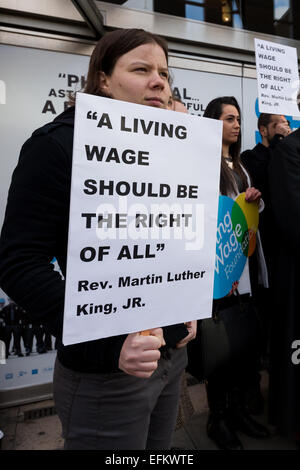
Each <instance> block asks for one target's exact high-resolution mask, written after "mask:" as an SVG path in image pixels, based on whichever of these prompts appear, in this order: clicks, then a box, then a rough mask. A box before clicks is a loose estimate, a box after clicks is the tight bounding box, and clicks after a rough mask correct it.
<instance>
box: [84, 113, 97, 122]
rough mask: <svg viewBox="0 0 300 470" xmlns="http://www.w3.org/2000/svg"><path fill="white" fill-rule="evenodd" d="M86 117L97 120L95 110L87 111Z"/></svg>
mask: <svg viewBox="0 0 300 470" xmlns="http://www.w3.org/2000/svg"><path fill="white" fill-rule="evenodd" d="M86 118H87V119H94V120H97V111H94V112H93V111H88V113H87V115H86Z"/></svg>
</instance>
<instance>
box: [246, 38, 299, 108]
mask: <svg viewBox="0 0 300 470" xmlns="http://www.w3.org/2000/svg"><path fill="white" fill-rule="evenodd" d="M254 41H255V56H256V71H257V87H258V103H259V111H260V112H261V113H269V114H287V115H290V116H298V115H299V110H298V106H297V95H298V91H299V72H298V59H297V49H296V48H295V47H290V46H285V45H283V44H277V43H274V42H269V41H264V40H262V39H257V38H256V39H255V40H254Z"/></svg>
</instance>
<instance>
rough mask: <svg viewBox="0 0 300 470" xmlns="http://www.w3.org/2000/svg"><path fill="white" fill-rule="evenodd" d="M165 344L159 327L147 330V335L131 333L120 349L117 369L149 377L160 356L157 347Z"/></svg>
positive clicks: (141, 376) (137, 375)
mask: <svg viewBox="0 0 300 470" xmlns="http://www.w3.org/2000/svg"><path fill="white" fill-rule="evenodd" d="M164 345H165V341H164V337H163V331H162V329H161V328H154V329H152V330H149V335H147V336H143V335H141V334H140V333H131V334H129V335H128V336H127V338H126V340H125V341H124V344H123V347H122V349H121V353H120V358H119V369H121V370H122V371H123V372H126V374H129V375H134V376H136V377H140V378H145V379H147V378H149V377H151V375H152V374H153V372H154V371H155V370H156V369H157V362H158V360H159V358H160V351H159V348H160V347H161V346H164Z"/></svg>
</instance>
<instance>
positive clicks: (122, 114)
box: [63, 93, 222, 344]
mask: <svg viewBox="0 0 300 470" xmlns="http://www.w3.org/2000/svg"><path fill="white" fill-rule="evenodd" d="M77 96H78V97H77V103H76V114H75V130H74V148H73V169H72V185H71V205H70V225H69V242H68V259H67V275H66V295H65V312H64V331H63V343H64V344H73V343H78V342H81V341H88V340H94V339H98V338H103V337H108V336H114V335H119V334H125V333H131V332H136V331H142V330H145V329H149V328H154V327H159V326H165V325H171V324H175V323H179V322H184V321H190V320H195V319H198V318H203V317H208V316H210V315H211V308H212V295H213V278H214V265H215V247H216V245H215V243H216V225H217V212H218V198H219V174H220V156H221V140H222V137H221V136H222V124H221V122H220V121H218V120H213V119H204V118H199V117H196V116H189V115H186V114H183V113H175V112H173V111H166V110H160V109H155V108H152V107H147V106H140V105H136V104H132V103H126V104H125V103H124V102H120V101H117V100H110V99H107V98H102V97H95V96H91V95H86V94H82V93H80V94H78V95H77Z"/></svg>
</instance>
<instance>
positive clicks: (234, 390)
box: [204, 97, 269, 449]
mask: <svg viewBox="0 0 300 470" xmlns="http://www.w3.org/2000/svg"><path fill="white" fill-rule="evenodd" d="M204 117H208V118H213V119H220V120H221V121H223V138H222V160H221V175H220V193H221V194H222V195H224V196H229V197H230V198H232V199H235V198H236V196H237V195H238V194H239V193H242V192H245V199H246V201H247V202H257V203H259V202H260V196H261V193H260V192H259V191H258V190H257V189H256V188H253V187H251V184H250V179H249V176H248V174H247V172H246V170H245V169H244V168H243V166H242V165H241V162H240V148H241V124H240V123H241V112H240V108H239V105H238V102H237V101H236V99H235V98H234V97H221V98H216V99H214V100H212V101H211V102H210V103H209V104H208V105H207V107H206V110H205V113H204ZM250 259H251V258H249V260H250ZM253 259H254V257H253ZM249 264H250V263H249ZM248 266H249V265H248V262H247V263H246V266H245V269H244V271H243V274H242V276H241V278H240V279H239V282H235V283H234V285H233V286H232V290H231V291H230V293H229V295H228V296H226V297H223V298H221V299H218V300H216V301H214V306H213V308H214V309H216V308H218V310H221V309H224V308H227V307H230V306H231V305H234V304H235V303H237V302H238V299H237V296H236V295H234V291H235V289H236V288H237V284H238V285H239V291H240V293H241V294H243V295H241V297H244V296H245V297H246V298H247V297H249V296H250V295H251V291H252V293H253V291H254V290H255V285H256V284H257V282H258V280H257V278H255V275H254V274H255V271H256V270H254V272H252V271H253V270H250V271H251V272H250V273H249V267H248ZM235 281H237V280H235ZM252 354H253V353H252V351H249V357H246V358H243V362H241V363H235V364H231V363H229V364H228V365H227V366H226V367H224V369H221V368H220V369H218V370H217V371H216V372H215V373H213V374H212V375H211V376H209V377H208V380H207V387H206V390H207V398H208V404H209V408H210V415H209V419H208V423H207V432H208V436H209V437H210V438H211V439H213V440H214V441H215V442H216V444H217V445H218V446H219V447H220V448H222V449H242V448H243V446H242V443H241V441H240V440H239V438H238V437H237V435H236V433H235V430H237V429H238V430H241V431H243V432H244V433H245V434H248V435H251V436H252V437H257V438H260V437H267V436H268V435H269V433H268V430H267V429H266V428H264V427H263V426H262V425H260V424H259V423H257V422H256V421H255V420H253V418H252V417H251V416H250V415H249V414H248V413H247V411H246V407H245V396H244V392H245V389H246V388H247V384H248V380H249V378H251V377H252V375H251V374H253V373H255V372H256V368H257V359H256V357H253V356H252Z"/></svg>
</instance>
